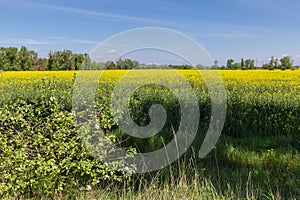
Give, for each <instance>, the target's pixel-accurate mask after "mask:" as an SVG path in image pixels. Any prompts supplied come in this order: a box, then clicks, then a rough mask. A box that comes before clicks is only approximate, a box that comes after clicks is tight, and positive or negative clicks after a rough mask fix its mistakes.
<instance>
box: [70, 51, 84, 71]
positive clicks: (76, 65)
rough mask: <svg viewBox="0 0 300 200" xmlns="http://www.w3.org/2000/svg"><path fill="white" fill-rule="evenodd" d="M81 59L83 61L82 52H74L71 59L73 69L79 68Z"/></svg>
mask: <svg viewBox="0 0 300 200" xmlns="http://www.w3.org/2000/svg"><path fill="white" fill-rule="evenodd" d="M83 61H84V56H83V54H74V55H73V59H72V62H73V66H74V69H75V70H79V69H80V68H81V65H82V63H83Z"/></svg>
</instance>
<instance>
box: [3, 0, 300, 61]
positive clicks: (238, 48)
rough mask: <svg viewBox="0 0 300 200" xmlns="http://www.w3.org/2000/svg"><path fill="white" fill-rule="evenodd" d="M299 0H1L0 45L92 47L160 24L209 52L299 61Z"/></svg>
mask: <svg viewBox="0 0 300 200" xmlns="http://www.w3.org/2000/svg"><path fill="white" fill-rule="evenodd" d="M299 8H300V1H298V0H224V1H221V0H210V1H202V0H198V1H179V0H151V1H141V0H127V1H126V0H123V1H122V0H85V1H83V0H60V1H53V0H52V1H51V0H39V1H37V0H30V1H27V0H9V1H8V0H0V20H1V25H2V26H1V29H0V46H17V47H20V46H21V45H25V46H27V47H28V48H30V49H33V50H36V51H37V52H38V53H39V55H40V56H43V57H46V56H47V54H48V52H49V51H50V50H62V49H71V50H73V52H77V53H84V52H90V51H91V50H92V49H93V48H94V47H95V46H96V45H97V44H98V43H99V42H101V41H103V40H105V39H107V38H108V37H110V36H112V35H114V34H117V33H119V32H122V31H126V30H128V29H133V28H141V27H162V28H169V29H174V30H176V31H179V32H182V33H184V34H186V35H188V36H190V37H191V38H193V39H194V40H196V41H197V42H198V43H199V44H201V45H202V46H203V47H204V48H205V49H206V50H207V52H209V54H210V56H211V57H212V58H213V59H215V60H218V61H219V63H220V64H225V62H226V59H227V58H233V59H234V60H236V61H239V60H240V58H241V57H244V58H251V59H255V60H256V61H257V64H259V65H260V64H261V63H263V62H267V61H268V60H269V58H270V57H271V56H272V55H273V56H275V57H282V56H283V55H290V56H292V57H293V59H294V63H296V64H300V39H299V37H300V26H299V25H300V14H299V11H298V10H299Z"/></svg>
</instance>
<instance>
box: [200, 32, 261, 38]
mask: <svg viewBox="0 0 300 200" xmlns="http://www.w3.org/2000/svg"><path fill="white" fill-rule="evenodd" d="M201 36H202V37H207V38H222V39H241V38H257V37H259V36H258V35H256V34H251V33H239V32H233V33H208V34H203V35H201Z"/></svg>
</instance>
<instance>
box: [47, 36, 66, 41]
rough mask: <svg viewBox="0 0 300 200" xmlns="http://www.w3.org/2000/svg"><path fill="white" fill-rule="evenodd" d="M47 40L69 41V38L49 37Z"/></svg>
mask: <svg viewBox="0 0 300 200" xmlns="http://www.w3.org/2000/svg"><path fill="white" fill-rule="evenodd" d="M47 38H48V39H52V40H67V39H69V38H68V37H65V36H49V37H47Z"/></svg>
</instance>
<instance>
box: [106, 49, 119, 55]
mask: <svg viewBox="0 0 300 200" xmlns="http://www.w3.org/2000/svg"><path fill="white" fill-rule="evenodd" d="M116 52H117V50H116V49H110V50H108V51H106V53H108V54H111V53H116Z"/></svg>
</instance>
